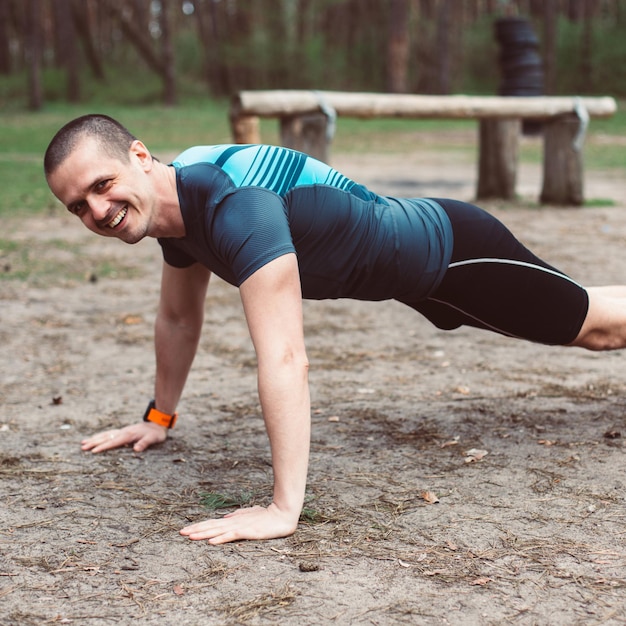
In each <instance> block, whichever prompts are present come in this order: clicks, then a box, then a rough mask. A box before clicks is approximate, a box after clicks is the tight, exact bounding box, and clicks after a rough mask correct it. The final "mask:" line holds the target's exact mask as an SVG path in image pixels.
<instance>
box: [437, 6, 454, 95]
mask: <svg viewBox="0 0 626 626" xmlns="http://www.w3.org/2000/svg"><path fill="white" fill-rule="evenodd" d="M451 27H452V4H451V2H450V0H441V4H440V6H439V13H438V15H437V50H436V58H438V59H439V77H438V78H439V80H438V90H437V92H438V93H440V94H448V93H450V82H451V81H450V74H451V68H452V50H451V43H450V42H451V40H452V38H451V37H450V29H451Z"/></svg>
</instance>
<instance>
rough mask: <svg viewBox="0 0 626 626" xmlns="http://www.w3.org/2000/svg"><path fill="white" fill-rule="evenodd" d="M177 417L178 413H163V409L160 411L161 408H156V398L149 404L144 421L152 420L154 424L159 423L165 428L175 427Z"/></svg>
mask: <svg viewBox="0 0 626 626" xmlns="http://www.w3.org/2000/svg"><path fill="white" fill-rule="evenodd" d="M177 419H178V413H174V414H173V415H170V414H169V413H163V411H159V409H157V408H155V406H154V400H152V401H151V402H150V404H148V408H147V409H146V412H145V414H144V416H143V421H144V422H152V423H153V424H158V425H159V426H163V427H164V428H174V424H176V420H177Z"/></svg>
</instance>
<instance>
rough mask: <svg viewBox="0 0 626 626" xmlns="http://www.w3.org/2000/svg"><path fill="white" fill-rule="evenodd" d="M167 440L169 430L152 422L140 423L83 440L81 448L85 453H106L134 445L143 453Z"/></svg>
mask: <svg viewBox="0 0 626 626" xmlns="http://www.w3.org/2000/svg"><path fill="white" fill-rule="evenodd" d="M166 439H167V428H165V427H163V426H159V425H158V424H154V423H152V422H139V424H133V425H132V426H125V427H124V428H115V429H113V430H104V431H102V432H101V433H97V434H95V435H92V436H91V437H88V438H87V439H83V441H81V448H82V449H83V450H85V451H89V450H91V452H104V451H105V450H112V449H113V448H121V447H122V446H129V445H131V444H134V445H133V450H134V451H135V452H143V451H144V450H145V449H146V448H149V447H150V446H153V445H154V444H157V443H163V442H164V441H165V440H166Z"/></svg>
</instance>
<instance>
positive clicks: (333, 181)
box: [44, 115, 626, 544]
mask: <svg viewBox="0 0 626 626" xmlns="http://www.w3.org/2000/svg"><path fill="white" fill-rule="evenodd" d="M44 168H45V173H46V178H47V181H48V184H49V186H50V188H51V190H52V192H53V193H54V194H55V195H56V197H57V198H58V199H59V200H60V201H61V202H63V204H65V205H66V206H67V208H68V210H69V211H70V212H72V213H73V214H75V215H76V216H77V217H79V218H80V219H81V221H82V222H83V223H84V224H85V226H86V227H87V228H89V229H90V230H92V231H93V232H95V233H97V234H98V235H103V236H105V237H117V238H118V239H121V240H122V241H125V242H127V243H136V242H138V241H140V240H141V239H143V238H145V237H154V238H157V239H158V241H159V243H160V245H161V247H162V251H163V259H164V261H163V270H162V278H161V295H160V301H159V308H158V313H157V319H156V323H155V350H156V379H155V390H154V399H153V400H152V401H150V402H149V404H148V408H147V409H146V412H145V415H144V418H143V420H142V421H139V422H138V423H137V424H133V425H130V426H127V427H125V428H122V429H116V430H108V431H104V432H101V433H97V434H95V435H93V436H92V437H89V438H87V439H85V440H84V441H83V442H82V447H83V450H91V451H92V452H102V451H104V450H109V449H112V448H117V447H120V446H125V445H131V444H132V445H133V446H134V449H135V450H136V451H138V452H140V451H143V450H145V449H146V448H148V447H149V446H151V445H154V444H156V443H160V442H163V441H165V439H166V437H167V430H168V428H171V427H173V426H174V423H175V421H176V417H177V416H176V406H177V404H178V401H179V399H180V397H181V394H182V392H183V388H184V385H185V382H186V379H187V375H188V373H189V370H190V367H191V364H192V361H193V358H194V356H195V353H196V350H197V347H198V341H199V338H200V333H201V330H202V324H203V314H204V300H205V295H206V290H207V287H208V283H209V277H210V274H211V272H215V273H216V274H218V275H219V276H220V277H222V278H223V279H224V280H226V281H227V282H229V283H231V284H232V285H234V286H235V287H237V288H238V289H239V291H240V295H241V300H242V302H243V307H244V313H245V316H246V320H247V323H248V328H249V331H250V336H251V338H252V342H253V344H254V348H255V351H256V355H257V361H258V391H259V398H260V402H261V408H262V412H263V418H264V420H265V426H266V429H267V433H268V436H269V440H270V444H271V454H272V466H273V470H274V492H273V499H272V502H271V504H270V505H269V506H267V507H251V508H244V509H240V510H238V511H236V512H235V513H232V514H230V515H227V516H225V517H223V518H220V519H211V520H206V521H202V522H199V523H197V524H193V525H191V526H188V527H186V528H183V529H182V530H181V533H182V534H183V535H186V536H188V537H189V538H191V539H206V540H208V541H210V542H211V543H215V544H218V543H225V542H228V541H235V540H239V539H270V538H274V537H282V536H286V535H289V534H291V533H293V532H294V531H295V529H296V527H297V524H298V519H299V515H300V512H301V509H302V505H303V501H304V491H305V487H306V476H307V466H308V457H309V439H310V403H309V389H308V368H309V366H308V361H307V356H306V352H305V347H304V336H303V321H302V299H303V298H313V299H325V298H356V299H360V300H386V299H395V300H398V301H400V302H403V303H404V304H407V305H408V306H410V307H412V308H414V309H415V310H416V311H418V312H420V313H421V314H422V315H424V316H426V317H427V318H428V319H429V320H430V321H431V322H432V323H433V324H435V325H436V326H437V327H439V328H443V329H453V328H458V327H459V326H462V325H469V326H474V327H477V328H482V329H486V330H491V331H495V332H498V333H501V334H504V335H507V336H510V337H516V338H520V339H526V340H530V341H535V342H540V343H545V344H554V345H571V346H579V347H584V348H587V349H591V350H609V349H617V348H623V347H624V346H626V287H621V286H611V287H596V288H589V289H585V288H583V287H582V286H581V285H579V284H578V283H576V282H575V281H573V280H572V279H571V278H569V277H567V276H566V275H565V274H563V273H562V272H560V271H558V270H557V269H555V268H553V267H551V266H550V265H548V264H547V263H545V262H544V261H542V260H541V259H539V258H538V257H536V256H535V255H534V254H532V253H531V252H530V251H529V250H527V249H526V248H525V247H524V246H522V244H520V243H519V242H518V241H517V240H516V239H515V237H514V236H513V235H512V234H511V233H510V232H509V231H508V230H507V229H506V228H505V227H504V226H503V225H502V224H501V223H500V222H499V221H498V220H496V219H495V218H494V217H492V216H491V215H489V214H488V213H486V212H484V211H482V210H481V209H479V208H478V207H475V206H473V205H470V204H467V203H463V202H458V201H454V200H444V199H424V198H421V199H420V198H414V199H406V198H391V197H381V196H379V195H377V194H375V193H373V192H371V191H369V190H368V189H366V188H365V187H363V186H362V185H359V184H357V183H355V182H354V181H352V180H350V179H348V178H347V177H345V176H343V175H342V174H340V173H339V172H337V171H335V170H334V169H332V168H330V167H329V166H327V165H325V164H323V163H320V162H319V161H316V160H314V159H312V158H310V157H308V156H306V155H304V154H301V153H298V152H294V151H292V150H288V149H285V148H280V147H274V146H241V145H223V146H200V147H195V148H190V149H189V150H187V151H185V152H183V153H182V154H181V155H180V156H179V157H177V158H176V159H175V160H174V162H173V163H172V164H171V165H166V164H164V163H161V162H159V161H158V160H156V159H154V158H153V157H152V155H151V154H150V152H149V150H148V148H147V147H146V146H145V145H144V144H143V143H142V142H141V141H139V140H138V139H137V138H135V137H134V136H133V135H132V134H131V133H130V132H129V131H128V130H127V129H126V128H124V127H123V126H122V125H120V124H119V123H118V122H117V121H115V120H113V119H111V118H109V117H107V116H103V115H87V116H83V117H81V118H78V119H76V120H73V121H72V122H70V123H68V124H67V125H66V126H64V127H63V128H62V129H61V130H60V131H59V132H58V133H57V134H56V135H55V137H54V138H53V139H52V141H51V143H50V145H49V147H48V150H47V151H46V155H45V159H44Z"/></svg>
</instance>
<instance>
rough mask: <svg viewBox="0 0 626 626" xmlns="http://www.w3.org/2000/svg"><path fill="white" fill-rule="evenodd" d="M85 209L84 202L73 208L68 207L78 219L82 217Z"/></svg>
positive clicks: (74, 205)
mask: <svg viewBox="0 0 626 626" xmlns="http://www.w3.org/2000/svg"><path fill="white" fill-rule="evenodd" d="M84 208H85V203H84V202H78V203H77V204H73V205H72V206H70V207H68V208H67V209H68V211H69V212H70V213H72V214H73V215H77V216H78V217H80V215H81V213H82V212H83V210H84Z"/></svg>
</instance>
